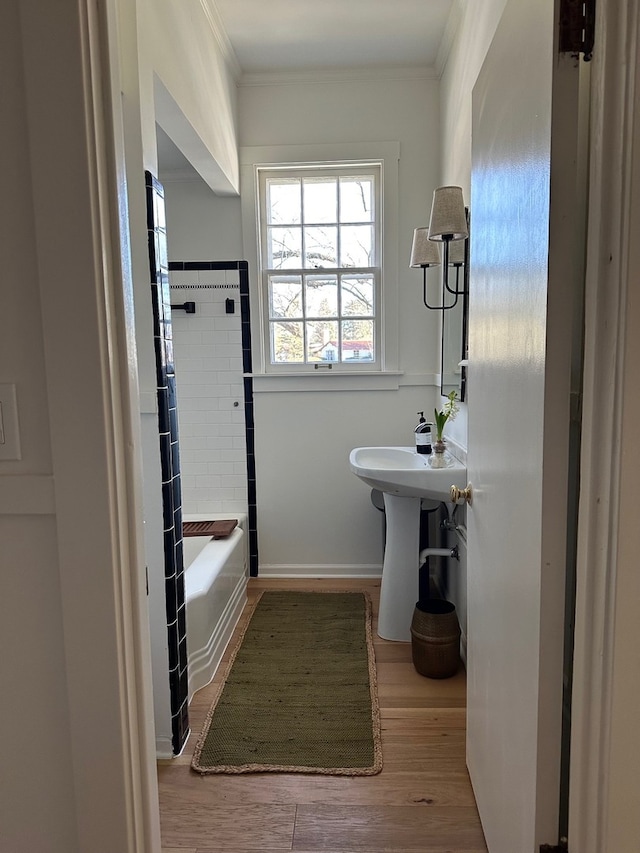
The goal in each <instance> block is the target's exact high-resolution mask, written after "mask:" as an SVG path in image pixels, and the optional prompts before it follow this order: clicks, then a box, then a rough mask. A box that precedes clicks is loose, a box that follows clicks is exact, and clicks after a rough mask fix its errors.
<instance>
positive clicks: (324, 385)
mask: <svg viewBox="0 0 640 853" xmlns="http://www.w3.org/2000/svg"><path fill="white" fill-rule="evenodd" d="M399 160H400V143H399V142H369V143H329V144H318V145H277V146H256V147H245V148H241V149H240V195H241V206H242V226H243V248H244V256H245V258H246V259H247V261H248V262H249V282H250V285H249V286H250V296H251V337H252V357H253V373H252V376H253V377H254V390H256V391H258V390H265V391H266V390H273V391H277V390H290V389H291V387H292V381H293V380H295V383H293V384H294V385H295V388H296V390H306V389H309V390H339V389H342V388H345V389H346V388H349V390H353V389H354V386H356V387H357V388H362V389H366V390H370V389H371V388H375V387H378V386H380V385H381V384H382V385H383V387H385V388H387V387H389V383H391V385H394V386H396V387H397V383H398V381H399V377H400V376H401V373H400V372H399V370H398V206H399V205H398V200H399V194H398V163H399ZM367 162H371V163H381V164H382V187H381V194H382V227H383V246H382V284H381V302H380V359H381V360H380V365H381V366H380V369H379V370H374V371H366V370H354V371H353V372H352V371H345V370H340V371H335V372H333V371H332V375H327V374H328V371H327V372H323V371H315V370H312V371H309V372H300V371H295V372H294V371H291V372H285V371H280V372H278V373H277V374H274V373H272V372H268V371H267V364H266V363H265V353H266V352H267V349H266V348H265V347H266V346H268V341H265V331H264V330H265V327H266V324H265V322H264V315H263V311H264V310H265V308H266V306H264V305H263V301H262V295H261V279H260V245H259V237H258V235H259V226H258V167H260V168H267V167H269V166H272V167H275V168H278V167H280V168H281V167H282V166H284V165H291V167H292V168H295V167H296V166H297V165H318V166H322V165H328V164H332V163H345V164H349V163H367ZM394 377H395V378H394Z"/></svg>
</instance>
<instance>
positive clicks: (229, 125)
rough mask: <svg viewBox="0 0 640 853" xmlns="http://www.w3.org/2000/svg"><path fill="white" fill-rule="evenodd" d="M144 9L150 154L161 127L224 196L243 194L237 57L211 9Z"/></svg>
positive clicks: (158, 2)
mask: <svg viewBox="0 0 640 853" xmlns="http://www.w3.org/2000/svg"><path fill="white" fill-rule="evenodd" d="M139 2H140V10H141V13H142V21H143V28H142V29H141V32H142V36H143V40H142V56H143V63H142V68H141V70H142V73H141V81H142V86H143V91H144V93H145V94H144V99H145V101H146V102H147V103H146V104H145V106H146V109H145V112H144V114H143V121H144V125H145V147H147V148H148V149H149V150H151V151H152V150H153V149H154V147H155V141H154V140H155V121H157V122H158V123H159V124H160V125H161V127H162V128H163V130H164V131H165V132H166V133H167V134H168V136H169V137H170V138H171V139H172V140H173V141H174V143H175V144H176V145H177V146H178V148H179V149H180V150H181V151H182V153H183V154H184V155H185V156H186V157H187V159H188V160H189V161H190V162H191V163H192V164H193V166H194V167H195V168H196V169H197V170H198V171H199V172H200V174H201V175H202V177H203V178H204V180H205V181H206V182H207V183H208V184H209V185H210V186H211V187H212V188H213V189H214V190H215V191H216V192H219V193H224V194H225V195H236V194H237V192H238V185H239V171H238V145H237V139H236V120H235V110H236V102H235V101H236V90H235V82H234V77H233V70H234V69H233V66H232V60H233V58H234V57H233V55H232V54H231V53H230V52H229V51H226V52H225V51H224V50H223V48H222V45H224V44H225V37H224V34H223V33H222V32H221V31H220V30H219V28H217V27H216V22H215V21H214V20H212V18H211V14H210V12H208V11H206V4H204V3H186V4H185V3H175V2H172V0H139ZM152 77H153V78H154V79H151V78H152ZM152 97H153V98H154V101H155V103H154V109H153V110H150V109H149V106H150V105H149V100H150V99H151V98H152Z"/></svg>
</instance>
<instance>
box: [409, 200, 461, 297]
mask: <svg viewBox="0 0 640 853" xmlns="http://www.w3.org/2000/svg"><path fill="white" fill-rule="evenodd" d="M468 236H469V229H468V226H467V217H466V212H465V209H464V201H463V198H462V188H461V187H438V188H437V189H436V190H434V193H433V203H432V205H431V219H430V221H429V227H428V228H416V229H415V231H414V232H413V244H412V247H411V261H410V263H409V266H410V267H422V276H423V297H422V298H423V301H424V304H425V306H426V307H427V308H430V309H431V310H433V311H446V310H448V309H449V308H454V307H455V306H456V305H457V303H458V297H459V296H462V295H463V294H464V289H463V290H459V288H458V283H459V275H460V268H461V266H462V264H463V263H464V240H466V238H467V237H468ZM458 241H461V242H460V250H458V245H456V244H457V243H458ZM438 243H442V304H441V305H430V304H429V302H428V301H427V269H428V268H429V267H432V266H437V265H438V264H439V263H440V253H439V251H438V246H437V244H438ZM451 243H453V247H452V246H451ZM450 265H452V266H454V267H455V268H456V283H455V287H454V288H452V287H451V286H450V285H449V266H450ZM447 292H448V293H450V294H452V295H453V296H454V297H455V298H454V301H453V302H452V303H451V304H450V305H446V304H445V298H446V294H447Z"/></svg>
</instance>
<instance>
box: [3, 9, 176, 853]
mask: <svg viewBox="0 0 640 853" xmlns="http://www.w3.org/2000/svg"><path fill="white" fill-rule="evenodd" d="M126 2H129V0H126ZM20 20H21V29H22V49H23V53H24V67H25V93H24V98H25V104H26V111H27V117H28V122H29V132H30V145H29V157H30V164H31V173H32V186H31V188H27V189H26V190H25V192H29V191H31V194H32V200H33V209H34V221H35V233H36V239H35V254H36V260H37V263H38V269H39V276H40V304H41V314H42V328H43V341H44V354H45V361H46V367H47V373H46V393H47V398H48V411H49V428H50V440H51V453H52V473H53V480H54V482H55V525H56V534H57V541H58V554H57V557H58V563H59V573H60V590H61V606H62V619H63V631H64V654H65V662H66V668H65V672H64V673H62V674H61V678H64V679H65V680H66V681H65V683H66V690H67V696H68V709H69V711H68V720H69V739H70V744H71V762H72V773H73V781H74V795H75V796H74V804H73V808H74V809H75V815H76V837H77V849H78V850H82V851H85V850H91V851H93V853H111V851H113V850H118V851H121V853H158V851H159V850H160V823H159V806H158V788H157V777H156V759H155V746H154V738H153V701H152V695H151V694H152V691H151V654H150V643H149V614H148V607H147V591H146V577H145V553H144V546H143V540H144V537H143V531H144V526H143V517H142V467H141V459H142V453H141V440H140V418H139V395H138V374H137V367H136V345H135V327H134V311H133V282H132V277H131V264H130V249H129V217H128V209H127V199H126V179H125V170H124V164H125V156H124V134H123V127H122V103H121V98H120V92H121V87H120V82H119V80H120V77H119V75H120V55H119V47H118V0H105V2H99V0H80V2H78V3H75V4H73V3H72V4H69V3H63V4H60V3H56V4H51V3H50V2H47V0H26V1H25V2H24V3H22V4H21V9H20ZM61 93H62V94H61ZM141 180H142V176H141ZM61 211H62V212H61ZM74 849H75V848H74Z"/></svg>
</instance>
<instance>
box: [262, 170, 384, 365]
mask: <svg viewBox="0 0 640 853" xmlns="http://www.w3.org/2000/svg"><path fill="white" fill-rule="evenodd" d="M380 183H381V166H380V164H379V163H376V164H366V165H360V166H357V165H349V166H340V165H336V164H332V165H331V166H330V167H318V166H315V167H305V168H289V167H287V168H282V169H275V170H274V169H267V168H264V169H263V168H260V169H259V205H260V248H261V252H260V259H261V267H262V268H261V275H262V288H263V292H262V298H263V309H264V321H265V341H266V342H268V350H269V351H268V353H265V355H266V356H267V358H268V364H269V365H270V366H271V369H275V370H277V369H278V368H279V367H282V366H286V367H287V368H289V369H291V368H293V369H298V370H303V371H304V370H309V369H314V368H315V367H316V365H317V366H321V365H322V364H323V363H326V364H331V366H332V367H333V366H335V367H337V368H341V367H342V368H343V369H345V368H350V367H355V366H357V367H358V368H359V369H362V368H363V367H369V368H374V369H375V368H377V367H378V365H379V363H380V353H379V343H378V341H379V327H380V311H379V308H378V306H379V303H380V289H381V254H382V253H381V236H380V226H381V222H380V220H381V215H380Z"/></svg>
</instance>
